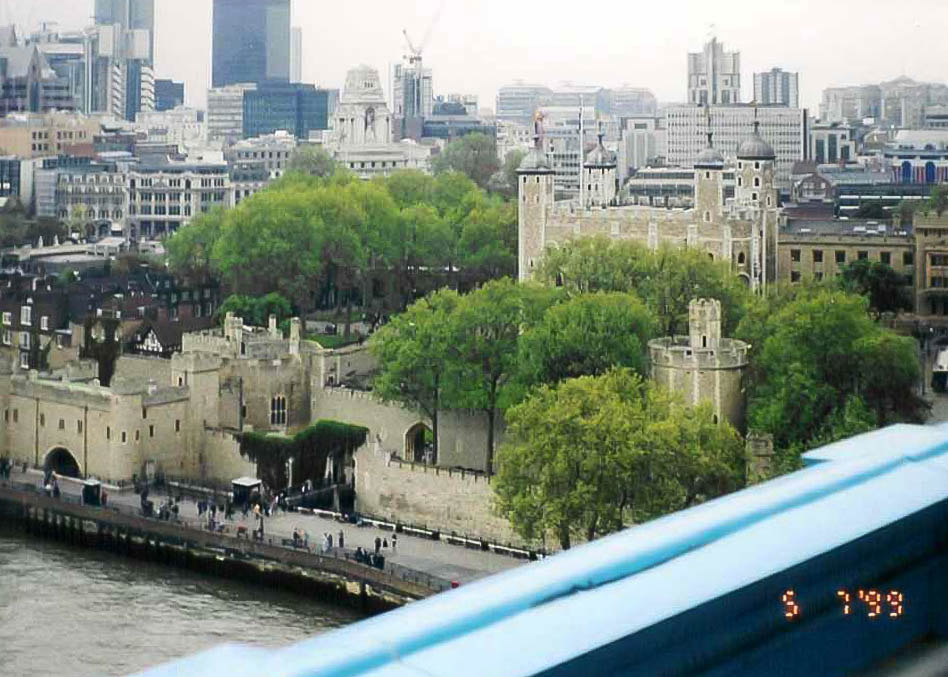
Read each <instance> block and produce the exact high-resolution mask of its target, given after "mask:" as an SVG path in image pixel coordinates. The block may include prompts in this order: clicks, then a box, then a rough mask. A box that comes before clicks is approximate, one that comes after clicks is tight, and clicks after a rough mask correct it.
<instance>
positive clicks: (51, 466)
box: [43, 447, 82, 477]
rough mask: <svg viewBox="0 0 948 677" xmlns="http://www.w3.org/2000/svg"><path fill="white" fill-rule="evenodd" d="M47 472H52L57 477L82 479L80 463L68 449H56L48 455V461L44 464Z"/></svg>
mask: <svg viewBox="0 0 948 677" xmlns="http://www.w3.org/2000/svg"><path fill="white" fill-rule="evenodd" d="M43 468H44V469H45V470H52V471H53V472H54V473H56V474H57V475H65V476H66V477H82V472H81V470H80V469H79V462H78V461H77V460H76V457H75V456H73V455H72V454H71V453H70V452H69V450H68V449H65V448H63V447H55V448H53V449H51V450H50V451H49V453H48V454H46V460H45V461H44V463H43Z"/></svg>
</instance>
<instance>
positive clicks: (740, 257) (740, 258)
mask: <svg viewBox="0 0 948 677" xmlns="http://www.w3.org/2000/svg"><path fill="white" fill-rule="evenodd" d="M799 258H800V252H799V251H797V260H799ZM744 261H745V258H744V252H741V253H740V254H738V255H737V263H738V265H741V266H743V265H744Z"/></svg>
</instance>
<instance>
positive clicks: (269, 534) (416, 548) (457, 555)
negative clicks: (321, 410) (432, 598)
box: [11, 471, 524, 590]
mask: <svg viewBox="0 0 948 677" xmlns="http://www.w3.org/2000/svg"><path fill="white" fill-rule="evenodd" d="M11 480H13V481H14V482H21V483H26V484H32V485H34V486H36V487H37V488H38V489H39V488H40V487H41V485H42V474H41V473H40V472H39V471H28V472H26V473H25V474H24V473H22V472H18V471H17V472H13V473H12V475H11ZM60 489H61V490H62V492H63V494H64V495H66V496H67V497H72V498H74V499H76V500H77V499H78V496H79V493H80V485H79V483H78V482H76V481H71V480H70V479H69V478H62V479H61V480H60ZM166 498H168V493H167V491H166V490H152V493H151V495H150V499H152V500H154V501H155V504H156V505H158V504H159V503H160V502H161V501H162V500H163V499H166ZM108 502H109V505H111V506H114V507H119V508H120V509H121V510H122V511H123V512H128V513H130V514H140V510H139V508H140V498H139V496H138V495H137V494H135V493H134V492H132V491H123V492H109V498H108ZM178 505H179V513H178V518H179V521H180V523H182V524H183V525H185V526H189V527H195V528H201V522H202V520H201V519H200V518H199V517H198V511H197V501H196V500H194V499H191V498H184V499H183V500H181V501H180V502H179V504H178ZM155 521H157V520H155ZM204 521H205V522H206V515H205V516H204ZM220 522H222V523H223V524H225V525H226V527H227V533H229V534H231V535H233V534H235V533H236V532H237V528H238V527H243V528H244V529H246V530H247V531H248V532H250V531H252V530H253V529H254V523H253V519H252V517H249V518H246V519H245V518H244V517H243V515H242V513H240V512H237V513H235V515H234V519H232V520H220ZM172 524H173V523H172ZM294 529H300V530H302V531H304V532H306V533H308V534H309V539H308V541H309V549H310V550H312V551H315V550H317V549H318V548H319V546H320V544H321V543H322V535H323V533H326V532H328V533H331V534H332V536H333V545H334V546H338V542H339V541H338V537H339V532H340V530H341V531H342V532H343V534H344V536H345V548H344V550H345V551H346V552H348V553H350V555H351V553H352V551H354V550H355V549H356V548H357V547H359V546H361V547H362V548H363V549H365V550H368V551H372V552H374V550H375V539H376V537H378V538H380V539H383V540H387V541H388V543H389V547H388V548H383V549H382V550H381V554H383V555H384V556H385V565H386V567H389V566H392V567H394V568H396V569H399V568H401V569H404V570H406V571H410V572H416V573H418V574H423V575H424V576H426V577H430V578H431V580H432V581H433V586H434V589H435V590H440V589H443V588H445V587H448V586H449V585H450V582H451V581H458V582H459V583H461V584H464V583H470V582H472V581H474V580H477V579H479V578H483V577H485V576H488V575H490V574H493V573H498V572H500V571H505V570H507V569H511V568H513V567H516V566H518V565H520V564H523V563H524V562H523V560H518V559H516V558H514V557H510V556H507V555H502V554H498V553H495V552H485V551H482V550H479V549H472V548H465V547H463V546H458V545H450V544H448V543H446V542H444V541H433V540H429V539H425V538H420V537H416V536H412V535H410V534H407V533H400V534H398V546H397V548H396V550H394V551H393V550H392V547H391V543H392V540H391V539H392V532H391V531H389V530H385V529H380V528H377V527H375V526H372V525H370V524H367V525H365V526H361V527H357V526H356V525H354V524H348V523H343V522H339V521H336V520H334V519H330V518H327V517H322V516H319V515H314V514H306V513H300V512H287V513H284V512H282V511H280V510H277V511H276V512H275V513H273V514H272V515H271V516H270V517H267V518H265V520H264V533H265V538H266V540H267V542H268V543H269V542H272V543H274V544H277V545H279V544H282V543H283V541H284V539H292V536H293V530H294ZM334 550H335V552H336V554H341V553H342V551H340V550H339V548H338V547H336V548H334Z"/></svg>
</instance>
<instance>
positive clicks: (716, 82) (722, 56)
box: [688, 38, 741, 105]
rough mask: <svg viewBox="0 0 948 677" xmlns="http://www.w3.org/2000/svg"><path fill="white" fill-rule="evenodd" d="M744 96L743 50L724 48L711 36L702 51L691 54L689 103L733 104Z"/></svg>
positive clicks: (689, 64) (689, 62) (689, 56)
mask: <svg viewBox="0 0 948 677" xmlns="http://www.w3.org/2000/svg"><path fill="white" fill-rule="evenodd" d="M740 100H741V53H740V52H725V51H724V44H723V43H720V42H718V40H717V38H711V40H710V42H708V43H707V44H706V45H705V46H704V50H703V51H701V52H692V53H689V54H688V103H696V104H699V105H704V104H709V103H710V104H724V105H729V104H734V103H739V102H740Z"/></svg>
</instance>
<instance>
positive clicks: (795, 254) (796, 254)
mask: <svg viewBox="0 0 948 677" xmlns="http://www.w3.org/2000/svg"><path fill="white" fill-rule="evenodd" d="M790 260H791V261H793V262H794V263H799V261H800V250H799V249H791V250H790Z"/></svg>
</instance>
